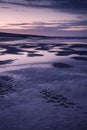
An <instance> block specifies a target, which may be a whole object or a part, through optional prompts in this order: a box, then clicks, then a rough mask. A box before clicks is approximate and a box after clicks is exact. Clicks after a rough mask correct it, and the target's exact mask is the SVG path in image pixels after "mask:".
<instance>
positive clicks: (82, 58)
mask: <svg viewBox="0 0 87 130" xmlns="http://www.w3.org/2000/svg"><path fill="white" fill-rule="evenodd" d="M71 58H72V59H74V60H81V61H87V57H79V56H75V57H71Z"/></svg>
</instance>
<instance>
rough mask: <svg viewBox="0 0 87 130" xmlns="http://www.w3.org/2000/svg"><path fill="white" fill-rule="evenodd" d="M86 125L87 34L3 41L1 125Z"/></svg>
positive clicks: (8, 129)
mask: <svg viewBox="0 0 87 130" xmlns="http://www.w3.org/2000/svg"><path fill="white" fill-rule="evenodd" d="M77 129H79V130H86V129H87V40H86V39H64V38H63V39H57V38H53V39H52V38H45V37H43V38H42V37H41V38H40V37H32V38H24V39H20V40H19V39H18V38H17V39H16V40H13V38H10V40H8V39H6V40H1V41H0V130H77Z"/></svg>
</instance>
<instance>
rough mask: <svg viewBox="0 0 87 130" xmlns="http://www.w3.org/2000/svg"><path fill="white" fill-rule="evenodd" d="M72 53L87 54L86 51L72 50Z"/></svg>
mask: <svg viewBox="0 0 87 130" xmlns="http://www.w3.org/2000/svg"><path fill="white" fill-rule="evenodd" d="M74 53H75V54H78V55H87V51H74Z"/></svg>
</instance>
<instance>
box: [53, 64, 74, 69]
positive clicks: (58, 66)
mask: <svg viewBox="0 0 87 130" xmlns="http://www.w3.org/2000/svg"><path fill="white" fill-rule="evenodd" d="M52 65H53V67H56V68H71V67H72V65H69V64H65V63H53V64H52Z"/></svg>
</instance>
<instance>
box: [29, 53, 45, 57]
mask: <svg viewBox="0 0 87 130" xmlns="http://www.w3.org/2000/svg"><path fill="white" fill-rule="evenodd" d="M27 56H28V57H39V56H44V55H43V54H35V53H31V54H28V55H27Z"/></svg>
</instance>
